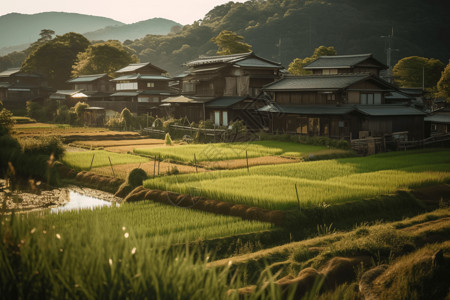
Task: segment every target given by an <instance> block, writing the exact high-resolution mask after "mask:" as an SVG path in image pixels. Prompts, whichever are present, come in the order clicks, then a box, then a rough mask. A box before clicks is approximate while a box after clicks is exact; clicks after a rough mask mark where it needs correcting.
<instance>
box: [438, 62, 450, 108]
mask: <svg viewBox="0 0 450 300" xmlns="http://www.w3.org/2000/svg"><path fill="white" fill-rule="evenodd" d="M437 90H438V92H439V96H441V97H445V98H446V99H447V102H450V60H449V61H448V65H447V66H446V67H445V69H444V71H443V72H442V75H441V79H439V81H438V83H437Z"/></svg>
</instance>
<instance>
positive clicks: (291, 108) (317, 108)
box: [258, 103, 355, 115]
mask: <svg viewBox="0 0 450 300" xmlns="http://www.w3.org/2000/svg"><path fill="white" fill-rule="evenodd" d="M354 110H355V108H354V107H353V106H352V105H343V106H333V105H313V106H307V105H280V104H277V103H271V104H268V105H266V106H264V107H262V108H260V109H258V111H260V112H271V113H285V114H298V115H345V114H348V113H350V112H352V111H354Z"/></svg>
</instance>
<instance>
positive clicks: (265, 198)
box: [144, 150, 450, 210]
mask: <svg viewBox="0 0 450 300" xmlns="http://www.w3.org/2000/svg"><path fill="white" fill-rule="evenodd" d="M400 154H401V155H399V153H387V154H381V155H374V156H370V157H365V158H344V159H335V160H326V161H313V162H301V163H293V164H285V165H273V166H258V167H252V168H250V170H249V172H247V170H246V169H239V170H230V171H228V170H227V171H217V172H208V173H201V174H187V175H180V176H168V177H162V178H156V179H152V180H147V181H145V182H144V186H145V187H147V188H154V189H161V190H171V191H174V192H179V193H187V194H195V195H201V196H205V197H208V198H211V199H215V200H222V201H230V202H235V203H241V204H247V205H252V206H258V207H263V208H268V209H285V210H286V209H293V208H296V207H297V205H298V204H297V195H296V191H295V185H297V188H298V193H299V199H300V203H301V206H302V207H311V206H320V205H324V204H325V205H330V204H335V203H342V202H348V201H358V200H360V199H364V198H371V197H377V196H380V195H384V194H390V193H393V192H395V191H397V190H399V189H407V188H412V187H416V186H421V185H426V184H431V183H439V182H447V181H449V180H450V172H448V170H450V158H449V157H450V155H449V154H450V152H449V151H448V150H420V151H410V152H406V153H405V152H403V153H400Z"/></svg>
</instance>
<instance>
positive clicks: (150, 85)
mask: <svg viewBox="0 0 450 300" xmlns="http://www.w3.org/2000/svg"><path fill="white" fill-rule="evenodd" d="M147 87H149V88H152V87H155V83H154V82H147Z"/></svg>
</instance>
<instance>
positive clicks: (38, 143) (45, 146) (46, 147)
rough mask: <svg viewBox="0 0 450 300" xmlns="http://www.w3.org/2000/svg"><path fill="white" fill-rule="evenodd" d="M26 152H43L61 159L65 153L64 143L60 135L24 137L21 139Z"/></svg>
mask: <svg viewBox="0 0 450 300" xmlns="http://www.w3.org/2000/svg"><path fill="white" fill-rule="evenodd" d="M19 142H20V145H21V146H22V149H23V153H24V154H43V155H47V156H50V155H51V154H53V157H54V159H56V160H58V159H60V158H61V157H62V156H63V154H64V151H65V149H64V145H63V143H62V141H61V139H59V138H58V137H55V136H47V137H43V138H39V139H35V138H23V139H20V140H19Z"/></svg>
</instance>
